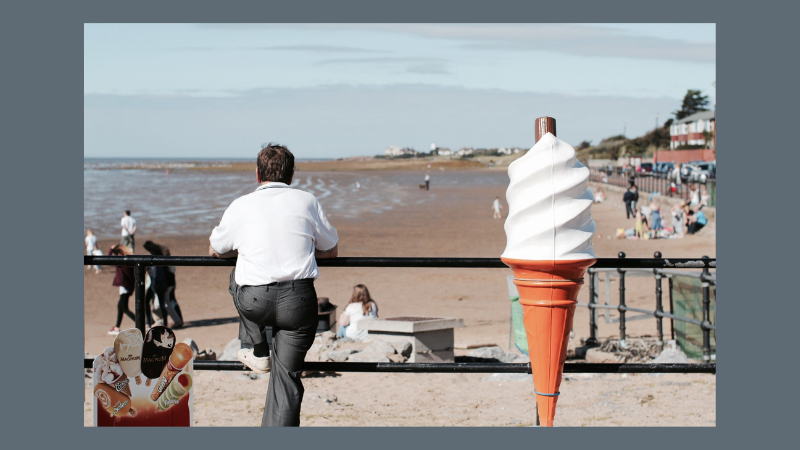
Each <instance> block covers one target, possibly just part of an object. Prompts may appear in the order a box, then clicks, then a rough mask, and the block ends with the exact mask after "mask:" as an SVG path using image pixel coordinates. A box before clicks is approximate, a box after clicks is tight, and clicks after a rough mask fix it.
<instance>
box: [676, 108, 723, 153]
mask: <svg viewBox="0 0 800 450" xmlns="http://www.w3.org/2000/svg"><path fill="white" fill-rule="evenodd" d="M714 116H715V113H714V111H701V112H699V113H695V114H692V115H691V116H689V117H684V118H683V119H680V120H676V121H675V122H673V123H672V125H670V127H669V135H670V142H669V148H670V150H675V149H677V148H678V147H680V146H682V145H704V146H707V147H708V148H715V147H716V143H715V142H714V136H715V134H714V130H715V128H716V123H717V122H716V120H715V117H714ZM704 132H706V133H710V142H706V134H704Z"/></svg>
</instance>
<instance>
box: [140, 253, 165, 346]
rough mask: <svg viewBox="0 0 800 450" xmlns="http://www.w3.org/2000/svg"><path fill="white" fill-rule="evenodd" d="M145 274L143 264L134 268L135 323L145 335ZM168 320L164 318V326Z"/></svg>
mask: <svg viewBox="0 0 800 450" xmlns="http://www.w3.org/2000/svg"><path fill="white" fill-rule="evenodd" d="M144 272H145V267H144V266H142V264H136V266H135V267H134V268H133V281H134V285H135V286H134V299H135V304H134V308H133V314H134V323H135V324H136V328H138V329H139V331H141V332H142V336H144V335H145V330H144ZM166 321H167V318H166V317H165V318H164V325H166Z"/></svg>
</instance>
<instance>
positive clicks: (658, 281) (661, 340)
mask: <svg viewBox="0 0 800 450" xmlns="http://www.w3.org/2000/svg"><path fill="white" fill-rule="evenodd" d="M653 257H655V258H657V259H661V252H655V253H654V254H653ZM653 274H654V275H655V277H656V314H655V316H656V329H657V330H658V342H657V343H658V345H664V328H663V323H662V322H663V319H662V317H661V314H662V313H663V312H664V307H663V306H662V305H661V272H659V271H658V269H653Z"/></svg>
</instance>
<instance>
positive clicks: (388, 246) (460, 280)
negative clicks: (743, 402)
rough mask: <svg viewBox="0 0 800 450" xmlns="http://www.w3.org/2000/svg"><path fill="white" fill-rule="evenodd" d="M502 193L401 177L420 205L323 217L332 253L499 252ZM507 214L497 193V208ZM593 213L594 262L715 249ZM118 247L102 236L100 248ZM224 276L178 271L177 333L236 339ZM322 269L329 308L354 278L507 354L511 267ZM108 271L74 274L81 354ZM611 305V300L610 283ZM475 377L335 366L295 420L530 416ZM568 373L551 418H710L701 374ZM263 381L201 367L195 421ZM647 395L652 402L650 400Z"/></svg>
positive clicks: (244, 399) (402, 421)
mask: <svg viewBox="0 0 800 450" xmlns="http://www.w3.org/2000/svg"><path fill="white" fill-rule="evenodd" d="M462 173H463V172H462ZM478 173H480V174H485V173H486V171H480V172H476V176H478ZM496 173H497V176H499V177H505V176H506V175H505V173H504V172H500V171H498V172H496ZM505 189H506V185H505V184H504V183H498V184H496V185H488V186H482V187H465V186H460V185H444V186H442V185H439V186H437V185H436V184H433V185H432V189H431V191H424V190H418V189H417V188H416V186H412V189H410V190H409V192H407V194H408V195H409V196H417V197H419V200H425V201H420V202H416V201H409V202H407V203H406V204H404V205H403V206H398V207H395V208H393V209H388V210H385V211H383V212H382V213H381V214H361V215H359V216H358V217H357V218H347V217H344V215H339V216H338V217H337V216H334V217H332V219H331V221H332V223H333V225H334V226H336V227H337V229H338V231H339V235H340V255H341V256H431V257H432V256H456V257H467V256H471V257H499V255H500V254H501V253H502V252H503V249H504V248H505V243H506V238H505V233H504V230H503V220H495V219H492V211H491V203H492V200H493V199H494V197H495V196H499V197H500V198H501V199H505ZM430 196H435V197H434V198H433V199H431V198H430ZM413 198H414V199H416V197H413ZM507 212H508V206H507V205H506V204H505V202H503V216H505V215H506V213H507ZM592 214H593V217H594V219H595V221H596V222H597V234H598V235H597V236H596V238H595V243H594V244H595V251H596V253H597V255H598V256H599V257H616V255H617V253H618V252H620V251H624V252H625V253H626V254H627V256H628V257H651V256H652V255H653V252H655V251H656V250H658V251H661V252H662V253H663V255H664V257H667V258H668V257H675V258H677V257H699V256H702V255H708V256H711V257H715V256H716V244H715V242H714V240H713V238H712V237H705V236H703V235H701V236H689V237H687V238H684V239H670V240H649V241H645V240H617V239H607V238H606V237H607V236H613V235H614V233H615V230H616V228H618V227H626V228H628V227H632V226H633V220H632V219H630V220H628V219H625V217H624V215H625V214H624V210H623V208H622V205H621V204H620V205H616V204H609V203H604V204H599V205H595V207H593V210H592ZM711 226H713V223H712V225H711ZM600 235H602V238H600ZM136 238H137V250H138V251H139V252H141V251H142V250H141V244H142V243H143V242H144V241H145V240H148V239H150V240H154V241H156V242H158V243H163V244H166V245H168V246H169V247H170V249H171V250H172V254H173V255H206V254H207V249H208V240H207V236H188V237H174V236H158V235H153V234H151V235H147V234H142V235H137V236H136ZM115 243H116V240H109V239H101V240H100V248H103V249H105V248H108V246H110V245H112V244H115ZM229 273H230V269H229V268H202V267H179V268H178V269H177V274H176V277H177V284H178V287H177V289H176V296H177V298H178V301H179V302H180V304H181V308H182V310H183V314H184V318H185V319H186V321H187V326H186V327H185V328H183V329H179V330H176V336H177V338H178V340H179V341H180V340H183V339H185V338H187V337H191V338H193V339H195V341H197V343H198V345H199V346H200V348H201V349H204V348H212V349H214V350H215V351H216V352H217V353H218V354H220V353H221V352H222V349H223V348H224V346H225V344H227V342H228V341H230V340H231V339H233V338H235V337H236V336H237V330H238V328H237V322H236V317H237V314H236V310H235V308H234V306H233V303H232V300H231V298H230V295H229V294H228V292H227V280H228V275H229ZM321 273H322V276H321V278H320V279H319V280H318V281H317V283H316V286H317V292H318V294H319V295H320V296H327V297H329V298H330V299H331V302H332V303H334V304H337V305H339V311H341V310H342V308H343V307H344V305H345V304H346V303H347V301H348V300H349V297H350V293H351V291H352V287H353V285H355V284H358V283H363V284H366V285H367V286H368V287H369V289H370V292H371V293H372V296H373V297H374V298H375V300H376V301H377V302H378V304H379V305H380V313H381V317H393V316H439V317H460V318H463V319H464V322H465V324H466V326H465V327H464V328H460V329H456V330H455V344H456V346H457V347H465V346H467V345H471V344H485V343H494V344H497V345H500V346H501V347H503V348H505V349H506V350H509V349H508V345H509V315H510V305H509V300H508V290H507V287H506V279H505V278H506V275H509V274H511V271H510V270H508V269H385V268H356V269H339V268H322V269H321ZM113 274H114V270H113V268H111V267H107V268H105V270H104V271H103V272H102V273H101V274H100V275H95V274H94V273H92V272H91V271H88V270H85V271H84V335H85V350H86V351H87V352H89V353H91V354H96V353H98V352H100V351H102V349H103V348H105V347H106V346H108V345H110V343H111V342H112V340H113V338H112V337H111V336H109V335H108V334H106V332H107V331H108V329H109V328H111V326H112V325H113V321H114V319H115V315H116V302H117V298H118V294H117V288H114V287H112V286H111V280H112V278H113ZM626 284H627V296H626V298H627V303H628V305H629V306H634V307H642V308H648V309H653V308H654V304H655V299H654V290H655V286H654V282H653V280H652V278H631V279H630V280H628V282H627V283H626ZM665 288H666V286H665ZM612 291H613V289H612ZM587 299H588V289H587V288H584V289H582V291H581V294H580V297H579V301H581V302H586V301H587ZM612 302H616V296H614V294H613V292H612ZM130 306H131V308H132V307H133V300H131V305H130ZM615 314H616V313H612V317H616V315H615ZM588 317H589V316H588V312H587V311H586V309H585V308H579V309H578V310H577V312H576V315H575V326H574V330H575V333H576V335H577V336H578V337H585V336H588ZM131 326H133V324H132V322H131V321H130V320H129V319H128V318H127V317H126V318H125V319H123V324H122V327H123V328H127V327H131ZM627 327H628V329H627V333H628V336H631V337H636V336H646V335H649V336H653V335H655V332H656V325H655V320H641V321H633V322H629V323H628V325H627ZM599 336H600V337H615V336H618V328H617V325H616V324H606V323H605V322H604V321H603V320H600V321H599ZM463 353H465V352H458V351H457V354H463ZM486 377H487V375H452V374H450V375H440V374H355V373H345V374H338V375H337V376H334V377H326V378H309V379H306V380H305V381H304V383H305V384H306V387H307V398H306V401H304V404H303V425H352V426H356V425H433V426H435V425H470V426H479V425H483V426H494V425H528V424H530V422H531V420H532V418H533V417H534V416H532V411H533V409H532V408H533V392H532V389H533V386H532V384H531V383H530V382H526V381H524V380H523V381H503V380H493V379H491V378H489V379H485V378H486ZM569 378H570V380H571V381H567V382H566V383H565V385H564V387H563V389H562V391H563V392H564V393H565V394H566V395H562V397H561V398H560V400H559V413H558V416H557V418H556V420H557V425H564V426H581V425H592V426H593V425H630V426H658V425H683V426H692V425H703V426H708V425H713V424H714V423H715V419H716V408H715V395H716V388H715V386H716V377H715V376H712V375H664V376H660V377H646V376H644V375H640V376H628V377H624V378H622V376H620V375H604V376H598V377H592V378H583V377H581V376H580V375H574V376H573V375H570V376H569ZM665 383H666V384H665ZM266 386H267V381H266V380H258V381H252V380H249V379H245V378H243V376H242V375H241V374H235V373H201V374H199V376H198V377H197V381H196V385H195V389H196V392H197V393H198V394H197V395H198V397H197V401H196V402H195V418H196V424H197V425H201V426H202V425H257V424H258V423H259V421H260V414H261V413H260V411H261V410H262V409H263V399H264V394H265V393H266ZM312 394H313V395H312ZM648 395H652V396H653V398H652V399H648ZM315 396H317V397H319V398H317V397H315ZM333 397H335V398H336V400H335V401H334V400H333ZM86 398H87V403H86V404H85V406H86V407H87V408H88V398H89V397H88V396H87V397H86ZM636 398H639V400H636ZM326 399H327V400H330V401H326ZM229 410H230V412H228V411H229ZM686 411H692V413H687V412H686ZM231 414H235V415H233V416H231ZM692 414H696V416H693V415H692ZM84 416H85V420H84V423H85V424H91V413H90V412H88V413H85V415H84ZM87 418H88V419H87ZM87 420H88V423H87ZM514 421H519V423H516V422H514Z"/></svg>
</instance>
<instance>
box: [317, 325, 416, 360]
mask: <svg viewBox="0 0 800 450" xmlns="http://www.w3.org/2000/svg"><path fill="white" fill-rule="evenodd" d="M410 356H411V344H410V343H408V342H402V343H400V342H398V343H389V342H385V341H381V340H371V341H363V342H357V341H354V340H352V339H350V338H348V337H344V338H340V339H337V338H336V335H335V334H334V333H332V332H330V331H326V332H324V333H321V334H318V335H317V337H316V338H315V339H314V344H313V345H312V346H311V349H309V351H308V354H307V355H306V361H322V362H325V361H334V362H345V361H349V362H395V363H404V362H406V361H408V358H409V357H410Z"/></svg>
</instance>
